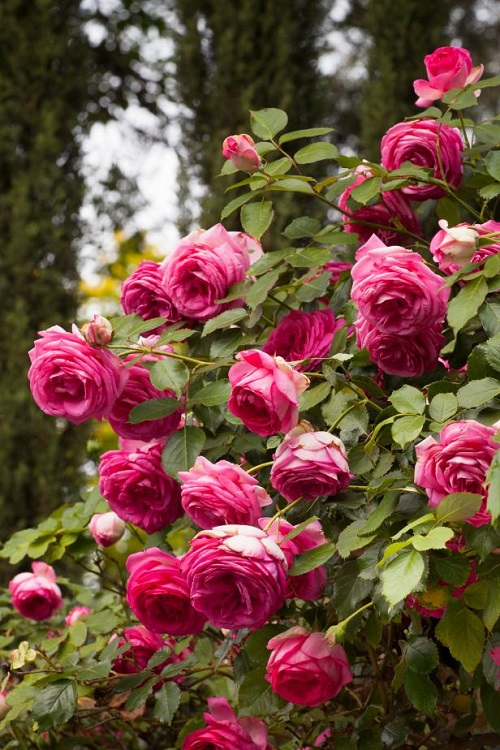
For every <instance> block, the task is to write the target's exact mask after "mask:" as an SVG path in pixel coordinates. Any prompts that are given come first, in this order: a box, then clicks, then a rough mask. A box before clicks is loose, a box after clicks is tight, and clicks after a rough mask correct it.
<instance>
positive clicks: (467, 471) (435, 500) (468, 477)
mask: <svg viewBox="0 0 500 750" xmlns="http://www.w3.org/2000/svg"><path fill="white" fill-rule="evenodd" d="M496 433H497V430H496V429H495V428H494V427H486V425H483V424H481V423H480V422H476V420H474V419H463V420H459V421H458V422H452V423H451V424H449V425H446V427H444V428H443V429H442V430H441V433H440V435H439V442H438V441H437V440H435V439H434V438H433V437H428V438H426V439H425V440H423V441H422V442H421V443H419V444H418V445H417V446H416V447H415V450H416V454H417V462H416V464H415V483H416V484H419V485H420V486H421V487H424V488H425V490H426V491H427V496H428V498H429V505H430V506H431V507H432V508H436V507H437V506H438V505H439V503H440V502H441V500H442V499H443V497H445V496H446V495H449V494H451V493H453V492H472V493H474V494H479V495H482V496H483V497H484V501H483V504H482V506H481V508H480V509H479V511H478V512H477V513H476V514H475V515H473V516H471V517H470V518H467V519H466V520H467V523H469V524H471V525H472V526H484V525H485V524H487V523H490V521H491V515H490V513H489V512H488V511H487V510H486V500H487V497H488V490H487V488H486V487H485V486H484V482H485V479H486V472H487V471H488V469H489V467H490V464H491V461H492V459H493V456H494V455H495V453H496V452H497V450H498V443H496V442H495V441H494V440H493V436H494V435H496Z"/></svg>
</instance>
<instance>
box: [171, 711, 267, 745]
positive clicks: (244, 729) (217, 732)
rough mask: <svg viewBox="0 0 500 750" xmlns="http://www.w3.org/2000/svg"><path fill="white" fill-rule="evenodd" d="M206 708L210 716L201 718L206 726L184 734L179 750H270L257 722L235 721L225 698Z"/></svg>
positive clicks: (249, 718) (248, 718) (251, 718)
mask: <svg viewBox="0 0 500 750" xmlns="http://www.w3.org/2000/svg"><path fill="white" fill-rule="evenodd" d="M208 707H209V709H210V713H204V714H203V718H204V719H205V723H206V725H207V726H206V727H202V728H201V729H195V731H194V732H191V733H190V734H188V735H187V736H186V738H185V739H184V742H183V743H182V750H215V748H216V749H217V750H273V748H272V747H271V745H269V743H268V741H267V728H266V725H265V724H264V722H263V721H261V720H260V719H257V718H255V717H254V716H244V717H242V718H241V719H238V718H237V717H236V714H235V713H234V711H233V709H232V708H231V706H230V705H229V703H228V702H227V700H226V698H209V699H208Z"/></svg>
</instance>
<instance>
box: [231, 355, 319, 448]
mask: <svg viewBox="0 0 500 750" xmlns="http://www.w3.org/2000/svg"><path fill="white" fill-rule="evenodd" d="M236 359H238V360H240V361H239V362H237V363H236V364H235V365H233V366H232V367H231V368H230V370H229V373H228V377H229V382H230V383H231V396H230V397H229V401H228V408H229V411H230V412H231V413H232V414H234V415H235V416H236V417H239V418H240V419H241V421H242V422H243V424H244V425H245V427H247V429H249V430H250V431H251V432H255V433H257V435H274V434H276V433H277V432H288V431H289V430H291V429H292V427H295V425H296V424H297V422H298V420H299V395H300V394H301V393H303V392H304V391H305V390H306V388H307V387H308V385H309V379H308V378H307V377H306V376H305V375H303V374H302V373H300V372H297V371H296V370H294V369H292V368H291V367H290V365H288V364H287V363H286V362H285V360H284V359H283V358H282V357H272V356H271V355H270V354H266V352H262V351H259V349H248V350H247V351H244V352H240V353H239V354H237V355H236Z"/></svg>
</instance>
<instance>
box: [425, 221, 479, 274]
mask: <svg viewBox="0 0 500 750" xmlns="http://www.w3.org/2000/svg"><path fill="white" fill-rule="evenodd" d="M438 224H439V226H440V227H441V229H440V230H439V232H437V234H435V235H434V237H433V238H432V240H431V245H430V251H431V253H432V257H433V258H434V260H435V261H436V263H437V264H438V265H439V270H440V271H443V273H446V274H450V275H451V274H452V273H455V272H456V271H459V270H460V269H461V268H462V267H463V266H465V265H466V264H467V263H470V262H471V261H472V258H473V256H474V253H475V250H476V238H477V236H478V233H477V232H476V231H475V230H474V229H473V228H472V226H471V225H470V224H457V226H456V227H448V222H447V221H446V219H441V220H440V221H439V222H438Z"/></svg>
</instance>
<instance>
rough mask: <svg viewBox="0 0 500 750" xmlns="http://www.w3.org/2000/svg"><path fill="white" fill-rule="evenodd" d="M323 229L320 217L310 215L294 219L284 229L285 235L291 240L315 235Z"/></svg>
mask: <svg viewBox="0 0 500 750" xmlns="http://www.w3.org/2000/svg"><path fill="white" fill-rule="evenodd" d="M320 229H321V224H320V222H319V221H318V219H312V218H311V217H310V216H300V217H299V218H298V219H294V220H293V221H292V222H290V224H288V226H287V227H285V229H284V231H283V235H284V236H285V237H287V238H288V239H289V240H300V239H302V238H303V237H314V236H315V234H317V233H318V232H319V231H320Z"/></svg>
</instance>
